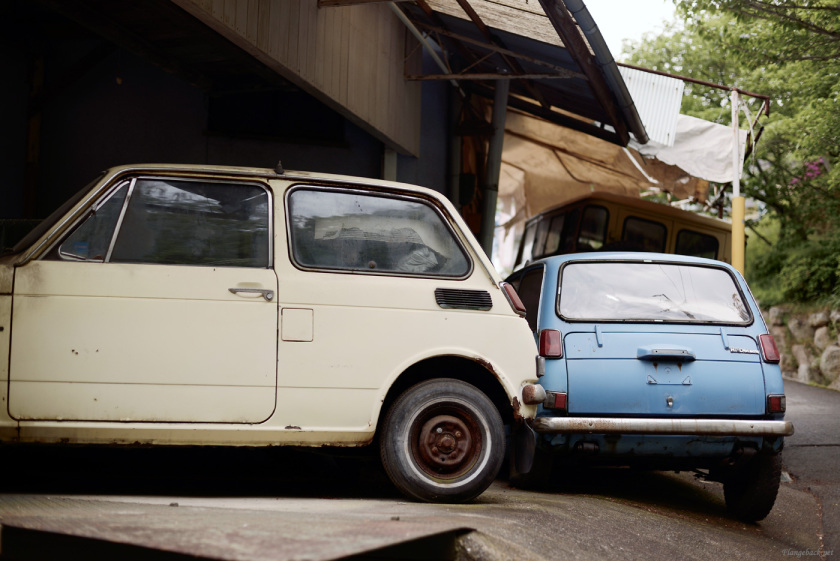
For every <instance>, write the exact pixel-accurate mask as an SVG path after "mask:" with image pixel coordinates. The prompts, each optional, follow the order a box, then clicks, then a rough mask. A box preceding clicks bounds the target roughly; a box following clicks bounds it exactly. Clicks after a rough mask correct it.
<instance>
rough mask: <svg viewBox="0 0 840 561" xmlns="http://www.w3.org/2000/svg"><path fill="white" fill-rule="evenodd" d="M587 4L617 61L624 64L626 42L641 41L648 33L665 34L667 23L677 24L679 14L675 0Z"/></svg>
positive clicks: (590, 0)
mask: <svg viewBox="0 0 840 561" xmlns="http://www.w3.org/2000/svg"><path fill="white" fill-rule="evenodd" d="M584 4H585V5H586V7H587V9H588V10H589V13H590V14H591V15H592V18H593V19H594V20H595V23H596V24H597V25H598V29H600V30H601V35H603V37H604V40H605V41H606V42H607V46H608V47H609V48H610V52H611V53H612V55H613V58H615V59H616V60H621V41H622V39H633V40H635V41H638V40H640V39H641V38H642V35H643V34H644V33H646V32H657V31H661V30H662V29H663V25H662V23H663V22H664V21H668V22H670V21H673V19H674V11H675V7H674V3H673V1H672V0H584Z"/></svg>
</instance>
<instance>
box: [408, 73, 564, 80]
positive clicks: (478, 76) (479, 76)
mask: <svg viewBox="0 0 840 561" xmlns="http://www.w3.org/2000/svg"><path fill="white" fill-rule="evenodd" d="M405 78H406V80H566V79H569V78H575V76H566V75H564V74H549V73H546V74H501V73H495V72H476V73H474V74H473V73H468V74H408V75H406V77H405Z"/></svg>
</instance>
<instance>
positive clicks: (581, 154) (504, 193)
mask: <svg viewBox="0 0 840 561" xmlns="http://www.w3.org/2000/svg"><path fill="white" fill-rule="evenodd" d="M723 128H725V127H723ZM730 159H731V157H730ZM730 166H731V164H730ZM651 187H656V188H659V189H661V190H663V191H667V192H670V193H672V194H673V195H674V196H675V197H677V198H689V197H694V198H696V199H697V200H700V201H703V200H705V198H706V194H707V192H708V182H707V181H705V180H703V179H702V178H698V177H692V176H691V175H690V174H688V173H687V172H686V171H685V170H683V169H681V168H680V167H678V166H675V165H669V164H667V163H663V162H662V161H660V160H658V159H655V158H644V157H642V156H641V155H640V154H639V152H638V151H636V150H633V149H625V148H622V147H621V146H617V145H615V144H612V143H610V142H606V141H603V140H600V139H598V138H595V137H592V136H590V135H587V134H585V133H581V132H577V131H573V130H571V129H567V128H564V127H560V126H558V125H555V124H553V123H549V122H547V121H543V120H541V119H538V118H535V117H531V116H528V115H525V114H522V113H519V112H515V111H508V115H507V121H506V124H505V146H504V151H503V154H502V174H501V178H500V181H499V198H500V201H501V204H502V207H503V211H504V212H505V213H506V214H508V216H509V218H508V220H506V222H508V223H509V224H512V223H515V222H519V221H521V220H525V219H527V218H530V217H531V216H534V215H535V214H538V213H540V212H542V211H543V210H546V209H548V208H551V207H554V206H557V205H560V204H563V203H564V202H565V201H567V200H570V199H573V198H575V197H579V196H582V195H585V194H587V193H590V192H593V191H607V192H610V193H618V194H621V195H628V196H635V197H638V196H639V194H640V192H641V191H644V190H647V189H650V188H651Z"/></svg>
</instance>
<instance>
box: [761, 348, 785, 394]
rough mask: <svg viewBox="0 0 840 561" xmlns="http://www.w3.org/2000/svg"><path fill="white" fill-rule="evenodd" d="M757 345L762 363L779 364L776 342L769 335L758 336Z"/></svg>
mask: <svg viewBox="0 0 840 561" xmlns="http://www.w3.org/2000/svg"><path fill="white" fill-rule="evenodd" d="M758 343H759V345H760V346H761V356H763V357H764V362H779V361H780V360H781V358H782V356H781V355H780V354H779V349H778V348H777V347H776V340H775V339H773V336H772V335H770V334H769V333H765V334H764V335H759V336H758ZM783 397H784V396H783Z"/></svg>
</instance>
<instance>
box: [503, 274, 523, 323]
mask: <svg viewBox="0 0 840 561" xmlns="http://www.w3.org/2000/svg"><path fill="white" fill-rule="evenodd" d="M499 286H500V287H501V288H502V292H504V293H505V296H506V297H507V300H508V304H510V307H511V308H513V311H514V312H516V313H517V314H519V315H520V316H524V315H525V304H523V303H522V300H521V299H520V298H519V294H517V293H516V290H514V288H513V286H511V285H510V284H508V283H506V282H503V283H500V284H499Z"/></svg>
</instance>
